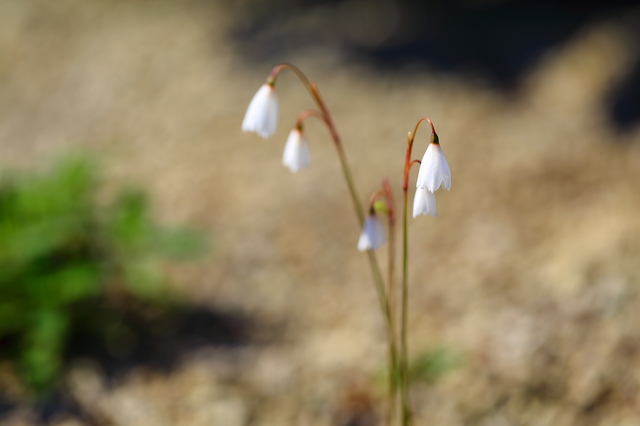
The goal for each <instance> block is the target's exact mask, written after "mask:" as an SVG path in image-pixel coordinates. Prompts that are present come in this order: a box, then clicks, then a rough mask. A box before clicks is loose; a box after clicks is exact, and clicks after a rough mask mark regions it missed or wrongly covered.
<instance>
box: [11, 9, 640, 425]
mask: <svg viewBox="0 0 640 426" xmlns="http://www.w3.org/2000/svg"><path fill="white" fill-rule="evenodd" d="M232 8H233V5H232V4H231V3H226V2H222V1H210V2H205V1H181V2H168V1H167V2H163V1H159V2H148V1H132V2H127V1H116V0H111V1H107V0H98V1H93V2H83V1H80V0H58V1H56V2H49V1H45V0H29V1H24V0H5V1H3V2H1V3H0V164H1V165H2V167H5V168H8V167H33V166H40V165H43V164H47V163H48V162H49V161H50V159H51V158H55V157H57V156H60V155H62V154H63V153H65V152H69V151H70V150H77V149H81V150H85V151H89V152H92V153H94V154H96V155H97V156H99V157H100V158H101V159H102V163H103V165H104V172H105V174H106V175H107V176H108V178H109V182H110V183H113V184H114V185H115V184H119V183H122V182H130V181H134V182H137V183H141V184H143V185H145V186H146V187H147V188H149V190H150V191H151V193H152V194H153V196H154V199H155V200H156V209H157V213H158V216H159V218H160V219H161V220H163V221H164V222H167V223H184V222H189V223H193V224H196V225H198V226H200V227H201V228H202V229H205V230H206V232H207V233H209V234H210V235H211V237H212V239H213V241H214V249H213V251H212V253H211V255H210V256H209V257H208V258H206V259H204V260H203V261H201V262H199V263H197V264H195V265H191V266H188V267H176V268H174V269H172V270H171V273H172V276H173V278H174V282H175V286H176V290H178V291H179V292H180V293H181V294H182V295H183V297H184V298H185V300H188V301H190V302H193V303H196V304H201V305H205V306H210V307H212V308H215V309H222V310H234V311H238V312H242V313H243V314H244V315H246V316H247V317H250V318H252V319H253V320H254V321H256V323H257V324H258V326H257V331H256V333H257V334H260V333H265V335H267V337H264V338H260V339H257V342H256V343H248V344H246V345H241V346H239V347H234V348H205V349H202V350H199V351H195V352H193V353H190V354H187V355H185V357H184V359H183V360H182V362H181V363H180V365H179V366H177V367H176V368H174V369H172V370H171V371H169V372H166V371H156V370H154V369H152V368H147V367H144V366H141V367H139V368H137V369H134V370H133V371H131V372H130V373H129V374H127V375H125V376H122V377H119V378H118V379H117V380H107V377H106V376H105V374H104V373H103V372H102V370H101V367H100V366H99V365H97V364H96V363H95V362H93V361H91V360H86V359H85V360H78V361H77V362H74V363H72V364H71V365H70V366H69V368H68V371H67V373H66V374H65V380H64V381H65V387H66V389H67V390H68V392H69V394H70V395H71V397H72V398H73V400H74V401H75V402H76V404H78V406H79V407H81V411H83V412H84V413H86V415H85V416H80V417H75V416H71V415H62V414H61V415H58V416H56V417H54V419H53V420H52V423H53V424H55V425H57V426H62V425H65V426H72V425H73V426H76V425H78V426H79V425H85V424H86V425H92V424H98V425H114V426H115V425H117V426H133V425H152V426H155V425H158V426H162V425H189V426H199V425H224V426H244V425H260V426H263V425H264V426H267V425H294V424H295V425H308V426H314V425H328V424H344V425H347V424H349V425H363V426H364V425H370V424H375V422H376V420H375V419H376V416H377V417H379V416H380V412H379V409H378V408H377V407H379V406H380V402H381V395H382V388H381V383H380V381H379V380H378V379H376V377H377V375H378V374H379V371H380V369H381V368H382V367H383V365H384V357H385V343H384V339H385V336H384V329H383V324H382V321H381V318H380V315H379V312H378V310H377V301H376V295H375V292H374V290H373V288H372V285H371V282H370V276H369V272H368V270H367V264H366V259H365V257H364V256H363V255H361V254H360V253H359V252H357V250H356V248H355V246H356V241H357V238H358V232H359V231H358V229H357V226H356V220H355V218H354V215H353V212H352V206H350V205H349V199H348V196H347V192H346V187H345V185H344V182H343V181H342V180H341V175H340V168H339V165H338V163H337V161H336V158H335V154H334V152H333V148H332V147H331V144H330V142H329V139H328V137H327V135H326V134H325V131H324V129H323V128H322V127H321V126H320V125H319V124H317V123H313V122H309V125H308V126H307V129H308V134H309V139H310V141H311V149H312V156H313V159H312V167H311V168H310V169H308V170H305V171H303V172H301V173H299V174H296V175H292V174H290V173H289V171H288V170H286V169H284V168H283V167H282V166H281V165H280V156H281V149H282V148H283V146H284V140H285V138H286V135H287V133H288V130H289V126H291V125H293V122H294V120H295V117H296V114H297V113H298V112H299V111H300V110H302V109H304V108H308V107H311V106H312V104H311V101H310V100H309V99H308V97H307V95H306V93H305V92H304V91H303V89H302V86H301V85H300V84H299V83H298V82H297V81H295V78H294V77H293V75H291V74H287V75H285V74H283V75H282V77H281V78H279V80H278V95H279V98H280V103H281V117H280V121H279V125H280V128H279V130H278V132H277V133H276V135H275V136H274V137H273V138H271V139H269V140H267V141H265V140H262V139H259V138H258V137H256V136H255V135H252V134H244V133H242V132H241V131H240V123H241V120H242V117H243V114H244V110H245V108H246V106H247V104H248V101H249V100H250V99H251V96H252V95H253V93H254V92H255V90H256V89H257V88H258V87H259V86H260V84H261V83H262V82H263V81H264V78H265V77H266V75H267V74H268V72H269V71H270V69H271V67H272V66H273V65H275V60H274V62H273V63H267V62H265V63H256V62H247V60H246V59H243V57H241V56H239V55H237V54H236V53H235V52H236V50H235V49H234V43H233V41H232V39H230V37H229V29H230V25H231V22H232V20H231V19H230V16H233V15H232V11H233V10H232ZM633 50H634V46H633V45H632V44H631V43H630V42H629V40H628V39H627V38H626V35H625V33H624V31H623V30H622V29H621V27H620V26H618V25H616V23H615V22H607V21H603V22H599V23H596V24H594V25H592V26H590V27H588V28H585V29H583V31H581V32H580V33H579V34H578V35H577V36H576V37H574V38H573V39H572V40H571V41H570V42H568V43H567V44H566V45H563V46H558V47H557V49H555V50H553V51H550V52H549V53H548V54H547V56H545V57H544V58H543V60H542V61H541V62H540V63H539V64H538V66H537V67H536V68H534V69H532V70H531V71H530V73H529V74H528V75H527V76H525V78H524V83H523V85H522V87H521V88H520V89H519V90H518V91H517V92H516V93H515V94H514V93H510V94H508V95H505V94H504V93H501V92H496V91H494V90H492V89H491V87H489V86H488V85H486V84H484V83H483V82H482V81H481V80H477V79H473V78H463V77H460V76H454V75H447V74H441V73H436V72H431V71H429V70H426V71H425V70H417V69H412V68H411V67H408V68H406V69H402V70H396V71H394V72H385V73H382V72H374V71H371V70H370V69H369V68H367V67H366V66H365V65H363V64H359V63H357V62H353V61H348V60H346V59H345V58H344V57H343V56H341V54H340V53H339V52H334V51H331V50H329V49H315V50H313V51H307V52H298V53H295V54H291V56H287V57H286V58H284V59H286V60H288V61H290V62H292V63H295V64H296V65H298V66H299V67H300V68H301V69H303V70H304V71H305V72H307V73H308V76H309V77H310V78H311V79H313V80H315V81H316V82H317V83H318V85H319V87H320V90H321V91H322V93H323V96H324V98H325V100H326V101H327V103H328V105H329V108H330V109H331V111H332V113H333V114H334V118H335V121H336V124H337V126H338V129H339V131H340V132H341V134H342V136H343V139H344V141H345V147H346V151H347V155H348V157H349V158H350V159H351V161H352V164H353V171H354V177H355V180H356V182H357V185H358V187H359V188H360V191H361V197H362V199H363V200H366V198H367V197H368V194H370V193H371V192H373V191H375V190H376V189H377V188H378V186H379V182H380V179H381V178H382V177H384V176H389V177H390V180H391V183H392V184H393V185H394V188H397V192H396V198H399V196H400V187H399V185H400V182H401V173H402V164H403V160H404V158H403V157H404V148H405V144H406V139H405V137H406V133H407V132H408V131H410V130H412V129H413V126H414V124H415V122H416V121H417V119H419V118H420V117H423V116H425V115H426V116H429V117H430V118H431V119H432V120H433V121H434V123H435V125H436V128H437V130H438V133H439V135H440V140H441V143H442V148H443V150H444V152H445V154H446V155H447V159H448V160H449V165H450V167H451V170H452V174H453V177H452V180H453V185H452V190H451V191H450V192H444V191H439V192H438V193H437V197H438V212H439V216H438V217H437V218H431V217H428V218H427V217H420V218H419V219H416V220H412V221H411V222H410V230H409V232H410V241H409V246H410V253H411V264H410V282H411V298H410V302H409V307H410V316H409V323H410V342H411V352H412V353H413V354H419V353H422V352H424V351H428V350H431V349H433V348H439V347H446V348H449V350H450V351H451V352H452V353H455V354H457V355H456V356H458V357H459V358H460V359H461V360H462V362H461V364H460V366H459V367H458V368H457V369H455V370H454V371H451V372H449V373H448V374H446V375H445V376H444V377H443V378H441V379H440V380H439V381H437V382H436V383H435V384H422V385H417V386H416V387H415V388H414V389H413V396H414V406H415V408H416V417H417V421H416V424H429V425H433V426H437V425H447V426H455V425H478V426H489V425H491V426H503V425H504V426H508V425H536V426H537V425H540V426H542V425H554V426H563V425H611V424H616V425H636V424H639V423H640V325H638V324H640V321H639V320H640V314H639V313H638V312H640V311H639V310H638V309H636V306H637V305H638V303H640V300H639V295H638V289H639V287H638V285H639V284H640V276H639V275H640V268H639V267H638V266H639V265H638V259H639V255H640V215H639V214H638V212H639V211H640V197H639V196H638V194H640V144H639V143H640V130H638V129H635V130H631V131H629V132H627V133H624V134H621V133H617V132H616V131H615V130H614V129H613V128H612V127H611V124H610V123H609V122H608V121H607V118H606V117H607V116H606V114H605V108H606V105H605V104H604V102H603V99H604V98H605V96H606V94H607V93H608V90H609V89H610V88H611V87H612V85H613V84H615V83H616V82H617V81H619V79H620V78H622V77H624V75H625V72H626V70H628V69H629V66H630V64H631V63H632V61H633V60H635V58H634V56H633V55H632V54H631V53H630V52H632V51H633ZM277 59H278V60H279V59H283V58H277ZM427 137H428V132H427V131H426V129H422V130H420V133H419V134H418V139H417V143H416V148H415V149H416V154H415V156H416V157H420V156H421V155H422V152H423V150H424V149H425V148H426V147H427V141H428V139H427ZM414 179H415V176H414ZM381 254H383V253H382V252H381ZM382 258H384V256H382ZM274 324H277V326H275V325H274ZM274 330H275V331H274ZM0 370H1V371H4V370H7V367H6V366H5V367H2V368H0ZM3 374H5V373H2V374H0V386H2V387H3V388H4V389H5V391H6V392H9V393H11V392H13V390H12V389H13V387H17V388H19V386H18V385H15V384H13V385H12V383H13V382H12V379H11V377H10V376H11V374H9V373H6V374H5V375H7V376H8V378H4V376H3ZM15 393H16V394H19V393H20V392H19V390H16V391H15ZM2 421H3V422H4V423H3V424H6V425H10V426H18V425H31V424H35V423H36V420H35V417H34V414H33V412H32V411H31V410H30V409H29V408H27V406H26V405H25V406H19V407H18V408H16V409H15V410H13V411H11V412H10V413H8V414H7V416H6V417H5V418H4V419H2Z"/></svg>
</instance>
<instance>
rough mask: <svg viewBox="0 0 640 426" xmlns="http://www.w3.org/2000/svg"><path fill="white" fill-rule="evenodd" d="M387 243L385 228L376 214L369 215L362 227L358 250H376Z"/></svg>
mask: <svg viewBox="0 0 640 426" xmlns="http://www.w3.org/2000/svg"><path fill="white" fill-rule="evenodd" d="M384 242H385V235H384V227H383V226H382V222H380V219H378V216H377V215H376V214H375V213H369V214H368V215H367V217H366V218H365V220H364V224H363V225H362V232H361V233H360V239H359V240H358V250H360V251H365V250H375V249H377V248H378V247H380V246H381V245H382V244H384Z"/></svg>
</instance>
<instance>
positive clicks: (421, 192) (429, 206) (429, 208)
mask: <svg viewBox="0 0 640 426" xmlns="http://www.w3.org/2000/svg"><path fill="white" fill-rule="evenodd" d="M421 214H424V215H427V214H430V215H431V216H436V214H437V213H436V196H435V194H434V193H433V192H431V191H429V190H428V189H427V188H418V189H416V196H415V197H414V198H413V217H417V216H418V215H421Z"/></svg>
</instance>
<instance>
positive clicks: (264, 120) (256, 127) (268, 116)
mask: <svg viewBox="0 0 640 426" xmlns="http://www.w3.org/2000/svg"><path fill="white" fill-rule="evenodd" d="M277 124H278V98H277V97H276V91H275V87H274V86H273V84H269V83H265V84H263V85H262V86H261V87H260V89H259V90H258V91H257V92H256V94H255V95H254V96H253V99H251V103H249V108H247V112H246V113H245V115H244V120H242V131H244V132H255V133H257V134H258V135H259V136H261V137H263V138H268V137H269V136H271V135H273V134H274V133H275V131H276V126H277Z"/></svg>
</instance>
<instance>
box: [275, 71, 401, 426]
mask: <svg viewBox="0 0 640 426" xmlns="http://www.w3.org/2000/svg"><path fill="white" fill-rule="evenodd" d="M283 69H289V70H291V71H293V72H294V73H295V74H296V75H297V76H298V78H299V79H300V81H301V82H302V84H303V85H304V86H305V87H306V89H307V90H308V91H309V94H310V95H311V97H312V98H313V100H314V102H315V103H316V105H317V106H318V109H319V110H320V113H321V119H322V121H323V122H324V123H325V125H326V127H327V130H328V131H329V134H330V135H331V140H332V141H333V145H334V146H335V148H336V151H337V153H338V159H339V161H340V166H341V168H342V174H343V176H344V179H345V181H346V183H347V188H348V190H349V196H350V197H351V201H352V203H353V207H354V210H355V212H356V217H357V219H358V224H359V226H360V227H362V225H363V224H364V219H365V213H364V209H363V208H362V204H361V201H360V197H359V195H358V192H357V190H356V186H355V183H354V180H353V175H352V174H351V168H350V167H349V163H348V161H347V156H346V153H345V151H344V148H343V146H342V142H341V139H340V135H339V134H338V131H337V129H336V127H335V125H334V123H333V120H332V118H331V114H330V113H329V110H328V108H327V106H326V104H325V103H324V101H323V100H322V97H321V96H320V92H319V90H318V88H317V86H316V84H315V83H313V82H311V81H309V79H308V78H307V77H306V76H305V75H304V73H303V72H302V71H300V69H299V68H297V67H296V66H294V65H291V64H288V63H283V64H280V65H277V66H275V67H274V68H273V70H272V71H271V74H269V77H268V78H267V83H269V84H274V83H275V79H276V77H277V76H278V73H279V72H280V71H281V70H283ZM310 115H311V114H310ZM367 259H368V260H369V266H370V268H371V272H372V275H373V281H374V284H375V287H376V292H377V293H378V301H379V302H380V309H381V311H382V315H383V317H384V320H385V325H386V328H387V335H388V340H389V366H388V370H389V372H390V374H392V372H395V371H396V365H397V355H396V354H397V349H396V343H395V327H394V321H393V316H392V309H391V307H390V305H389V300H388V297H387V294H386V292H385V288H384V279H383V277H382V273H381V272H380V266H379V265H378V260H377V258H376V255H375V253H374V252H373V250H367ZM394 401H395V395H391V393H390V394H389V410H391V408H392V407H393V406H395V402H394ZM387 421H388V423H387V424H388V425H389V426H391V421H392V418H391V416H389V418H388V419H387Z"/></svg>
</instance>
